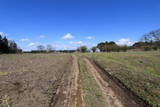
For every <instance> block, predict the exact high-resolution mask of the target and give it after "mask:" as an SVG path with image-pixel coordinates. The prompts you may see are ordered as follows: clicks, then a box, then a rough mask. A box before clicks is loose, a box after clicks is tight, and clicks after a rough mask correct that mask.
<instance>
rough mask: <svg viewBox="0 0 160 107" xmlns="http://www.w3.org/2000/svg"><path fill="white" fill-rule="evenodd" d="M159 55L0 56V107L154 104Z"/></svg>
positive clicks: (159, 92) (158, 95) (159, 99)
mask: <svg viewBox="0 0 160 107" xmlns="http://www.w3.org/2000/svg"><path fill="white" fill-rule="evenodd" d="M159 59H160V52H159V51H154V52H126V53H124V52H121V53H84V54H81V53H78V54H58V53H57V54H3V55H0V107H9V106H10V107H146V106H148V105H149V106H158V104H160V87H159V86H160V85H159V83H160V72H159V69H160V60H159Z"/></svg>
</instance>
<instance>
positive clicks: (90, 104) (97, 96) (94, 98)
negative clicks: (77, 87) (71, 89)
mask: <svg viewBox="0 0 160 107" xmlns="http://www.w3.org/2000/svg"><path fill="white" fill-rule="evenodd" d="M79 64H80V79H81V85H82V89H83V94H84V101H85V104H86V107H107V104H106V102H105V100H104V98H103V97H102V92H101V90H100V88H99V86H98V84H97V83H96V80H95V79H94V77H93V76H92V74H91V73H90V72H88V69H87V67H86V63H85V61H84V60H83V59H80V60H79Z"/></svg>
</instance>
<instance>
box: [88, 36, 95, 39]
mask: <svg viewBox="0 0 160 107" xmlns="http://www.w3.org/2000/svg"><path fill="white" fill-rule="evenodd" d="M86 39H88V40H91V39H94V37H93V36H87V37H86Z"/></svg>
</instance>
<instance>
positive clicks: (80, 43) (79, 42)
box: [70, 41, 84, 45]
mask: <svg viewBox="0 0 160 107" xmlns="http://www.w3.org/2000/svg"><path fill="white" fill-rule="evenodd" d="M70 44H75V45H84V43H83V42H82V41H76V42H75V41H71V42H70Z"/></svg>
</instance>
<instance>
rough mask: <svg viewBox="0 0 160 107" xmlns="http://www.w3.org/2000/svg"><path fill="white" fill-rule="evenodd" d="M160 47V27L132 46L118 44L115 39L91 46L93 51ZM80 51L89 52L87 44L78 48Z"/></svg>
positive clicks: (124, 50) (153, 48) (119, 50)
mask: <svg viewBox="0 0 160 107" xmlns="http://www.w3.org/2000/svg"><path fill="white" fill-rule="evenodd" d="M158 49H160V29H158V30H154V31H151V32H149V33H147V34H145V35H143V36H142V38H141V40H140V41H138V42H136V43H134V44H133V45H132V46H127V45H123V46H122V45H118V44H116V43H115V42H114V41H110V42H108V41H106V42H101V43H98V44H97V46H94V47H92V48H91V50H92V52H96V51H97V50H99V51H100V52H126V51H127V50H142V51H150V50H158ZM77 51H78V52H87V51H88V48H87V46H80V47H78V48H77Z"/></svg>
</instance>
